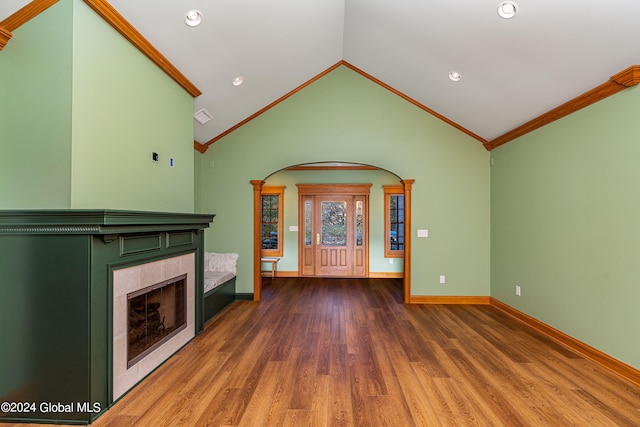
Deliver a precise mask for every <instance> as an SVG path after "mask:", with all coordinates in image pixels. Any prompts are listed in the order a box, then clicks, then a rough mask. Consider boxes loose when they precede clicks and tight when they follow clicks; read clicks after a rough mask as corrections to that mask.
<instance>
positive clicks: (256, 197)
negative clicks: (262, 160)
mask: <svg viewBox="0 0 640 427" xmlns="http://www.w3.org/2000/svg"><path fill="white" fill-rule="evenodd" d="M250 182H251V185H253V300H254V301H260V298H261V297H262V263H261V262H260V259H261V258H262V256H261V254H262V239H261V236H262V232H261V231H262V230H261V227H262V186H263V185H264V181H262V180H252V181H250Z"/></svg>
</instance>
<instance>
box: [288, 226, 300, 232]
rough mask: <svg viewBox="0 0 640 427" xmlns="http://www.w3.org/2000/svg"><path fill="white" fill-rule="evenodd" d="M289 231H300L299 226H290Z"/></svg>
mask: <svg viewBox="0 0 640 427" xmlns="http://www.w3.org/2000/svg"><path fill="white" fill-rule="evenodd" d="M289 231H298V226H297V225H290V226H289Z"/></svg>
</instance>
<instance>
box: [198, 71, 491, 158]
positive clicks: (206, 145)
mask: <svg viewBox="0 0 640 427" xmlns="http://www.w3.org/2000/svg"><path fill="white" fill-rule="evenodd" d="M341 66H344V67H346V68H349V69H350V70H352V71H354V72H356V73H358V74H360V75H361V76H362V77H364V78H366V79H368V80H370V81H372V82H374V83H376V84H377V85H379V86H381V87H383V88H385V89H387V90H389V91H390V92H392V93H394V94H395V95H397V96H399V97H401V98H402V99H404V100H405V101H408V102H410V103H412V104H413V105H415V106H417V107H418V108H420V109H422V110H424V111H426V112H428V113H429V114H431V115H433V116H435V117H437V118H439V119H440V120H442V121H444V122H446V123H448V124H449V125H451V126H453V127H455V128H456V129H458V130H460V131H461V132H463V133H466V134H467V135H469V136H471V137H472V138H474V139H477V140H478V141H480V142H481V143H482V145H483V146H484V147H485V148H486V149H487V150H489V142H488V141H487V140H485V139H484V138H482V137H480V136H478V135H476V134H475V133H473V132H471V131H469V130H468V129H465V128H464V127H462V126H460V125H458V124H457V123H455V122H453V121H452V120H449V119H448V118H446V117H445V116H443V115H441V114H439V113H438V112H436V111H434V110H432V109H430V108H429V107H427V106H425V105H423V104H421V103H420V102H418V101H416V100H415V99H413V98H411V97H409V96H408V95H406V94H404V93H402V92H400V91H399V90H397V89H394V88H393V87H391V86H389V85H388V84H386V83H384V82H383V81H381V80H379V79H377V78H375V77H374V76H372V75H371V74H368V73H367V72H365V71H363V70H361V69H360V68H358V67H356V66H354V65H352V64H351V63H349V62H347V61H345V60H344V59H342V60H340V61H338V62H337V63H335V64H334V65H332V66H330V67H329V68H327V69H326V70H324V71H322V72H321V73H319V74H317V75H316V76H314V77H312V78H311V79H309V80H307V81H306V82H304V83H303V84H301V85H300V86H298V87H296V88H295V89H293V90H292V91H290V92H288V93H287V94H285V95H284V96H282V97H280V98H278V99H277V100H275V101H274V102H272V103H271V104H269V105H267V106H266V107H264V108H262V109H261V110H259V111H257V112H256V113H254V114H252V115H251V116H249V117H247V118H246V119H244V120H242V121H241V122H239V123H237V124H236V125H234V126H232V127H231V128H229V129H227V130H226V131H224V132H222V133H221V134H219V135H217V136H215V137H214V138H212V139H211V140H209V141H207V142H205V143H204V144H200V143H199V142H198V141H194V142H193V144H194V148H195V149H196V150H197V151H199V152H200V153H203V154H204V153H205V152H206V151H207V149H208V148H209V146H210V145H211V144H213V143H215V142H216V141H218V140H220V139H222V138H224V137H225V136H227V135H228V134H230V133H231V132H233V131H235V130H236V129H238V128H240V127H242V126H243V125H245V124H247V123H248V122H249V121H251V120H253V119H254V118H256V117H258V116H259V115H261V114H262V113H264V112H266V111H268V110H270V109H271V108H273V107H275V106H276V105H278V104H279V103H281V102H282V101H284V100H285V99H287V98H289V97H290V96H292V95H294V94H295V93H297V92H299V91H300V90H302V89H304V88H305V87H307V86H309V85H310V84H312V83H314V82H315V81H317V80H319V79H320V78H321V77H324V76H325V75H327V74H329V73H330V72H331V71H333V70H335V69H336V68H338V67H341Z"/></svg>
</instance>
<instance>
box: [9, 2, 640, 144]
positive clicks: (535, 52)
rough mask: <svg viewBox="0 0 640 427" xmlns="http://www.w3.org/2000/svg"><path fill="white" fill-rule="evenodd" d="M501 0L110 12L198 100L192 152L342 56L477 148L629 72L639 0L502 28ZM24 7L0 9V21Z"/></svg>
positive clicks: (523, 17) (522, 12) (562, 11)
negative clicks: (201, 117)
mask: <svg viewBox="0 0 640 427" xmlns="http://www.w3.org/2000/svg"><path fill="white" fill-rule="evenodd" d="M500 1H501V0H458V1H452V0H393V1H392V0H305V1H301V0H135V1H132V0H109V3H110V4H111V5H112V6H113V7H114V8H115V9H116V10H117V11H118V12H119V13H120V14H121V15H123V16H124V17H125V18H126V20H128V21H129V22H130V23H131V24H132V25H133V26H134V27H135V28H136V29H137V30H138V31H139V32H140V33H142V35H143V36H144V37H145V38H147V40H148V41H149V42H151V44H153V45H154V46H155V47H156V48H157V49H158V50H159V51H160V52H161V53H162V54H163V55H164V56H165V57H166V58H167V59H168V60H169V61H170V62H171V63H172V64H173V65H175V66H176V67H177V68H178V69H179V70H180V71H181V72H182V74H184V75H185V76H186V77H187V78H188V79H189V80H190V81H191V82H192V83H193V84H195V86H197V88H198V89H199V90H200V91H201V92H202V94H201V95H200V96H197V97H196V98H195V109H194V112H196V111H198V110H200V109H202V108H205V109H206V110H207V111H208V112H210V113H211V115H212V116H213V119H212V120H210V121H209V122H207V123H206V124H204V125H201V124H199V123H197V122H196V121H195V120H194V136H195V140H196V142H198V143H200V144H207V143H210V142H211V141H214V140H215V139H216V138H217V137H219V136H220V135H221V134H223V133H224V132H225V131H227V130H229V129H230V128H233V127H234V126H235V125H237V124H238V123H241V122H242V121H243V120H245V119H247V118H248V117H251V116H252V115H254V114H255V113H256V112H259V111H260V110H262V109H263V108H265V107H266V106H268V105H270V104H271V103H273V102H274V101H276V100H278V99H280V98H281V97H283V96H285V95H286V94H288V93H290V92H291V91H293V90H295V89H296V88H297V87H299V86H300V85H303V84H304V83H305V82H307V81H309V80H311V79H313V78H314V77H315V76H317V75H319V74H320V73H322V72H323V71H325V70H327V69H329V68H330V67H332V66H334V65H335V64H337V63H340V62H341V61H345V62H346V63H348V65H350V66H353V67H354V68H357V69H358V70H361V71H362V72H364V73H366V74H367V75H369V76H371V77H372V78H374V79H376V80H378V81H380V82H382V83H383V84H385V85H386V86H388V87H389V88H392V89H393V90H395V91H397V92H399V93H401V94H404V95H405V96H406V97H408V98H411V99H412V100H414V101H416V102H417V103H419V104H422V105H423V106H426V107H428V108H429V109H431V110H433V111H434V112H436V113H437V114H439V115H441V116H443V117H444V118H446V119H448V120H449V121H450V122H453V123H455V124H456V125H457V126H459V127H461V128H463V129H465V130H466V131H468V133H470V134H473V135H474V136H476V137H478V139H480V140H486V141H492V140H494V139H496V138H498V137H499V136H501V135H503V134H505V133H507V132H509V131H510V130H512V129H514V128H517V127H518V126H520V125H522V124H524V123H526V122H528V121H530V120H532V119H534V118H536V117H538V116H540V115H541V114H543V113H545V112H547V111H549V110H551V109H553V108H554V107H557V106H558V105H561V104H563V103H565V102H567V101H569V100H571V99H573V98H575V97H577V96H579V95H581V94H583V93H585V92H587V91H589V90H590V89H592V88H594V87H596V86H598V85H600V84H602V83H603V82H606V81H608V80H609V78H610V77H611V76H612V75H614V74H616V73H618V72H620V71H622V70H624V69H626V68H628V67H629V66H631V65H634V64H638V63H640V44H638V40H640V1H638V0H619V1H616V2H604V1H584V0H516V2H517V4H518V14H517V15H516V16H515V17H514V18H513V19H509V20H506V19H502V18H500V17H499V16H498V14H497V9H498V5H499V3H500ZM29 2H30V1H29V0H2V1H1V2H0V21H2V20H3V19H4V18H6V17H7V16H9V15H11V14H12V13H14V12H15V11H17V10H18V9H20V8H21V7H23V6H25V5H26V4H28V3H29ZM190 9H197V10H199V11H201V12H202V15H203V18H202V23H201V24H200V25H199V26H197V27H193V28H192V27H189V26H187V25H186V24H185V22H184V16H185V14H186V12H187V11H188V10H190ZM451 71H457V72H459V73H460V74H461V76H462V79H461V80H460V81H458V82H453V81H451V80H450V79H449V77H448V75H449V72H451ZM237 76H242V77H244V83H243V84H242V85H241V86H238V87H236V86H233V85H232V80H233V79H234V78H235V77H237Z"/></svg>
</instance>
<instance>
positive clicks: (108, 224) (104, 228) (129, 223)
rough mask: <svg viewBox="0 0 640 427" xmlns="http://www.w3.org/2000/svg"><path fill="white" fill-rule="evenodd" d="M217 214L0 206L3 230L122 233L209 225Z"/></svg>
mask: <svg viewBox="0 0 640 427" xmlns="http://www.w3.org/2000/svg"><path fill="white" fill-rule="evenodd" d="M214 216H215V215H211V214H193V213H172V212H146V211H123V210H77V209H70V210H0V235H1V234H101V235H104V234H119V233H141V232H146V231H166V230H189V229H203V228H207V227H209V224H210V223H211V222H212V221H213V218H214Z"/></svg>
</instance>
